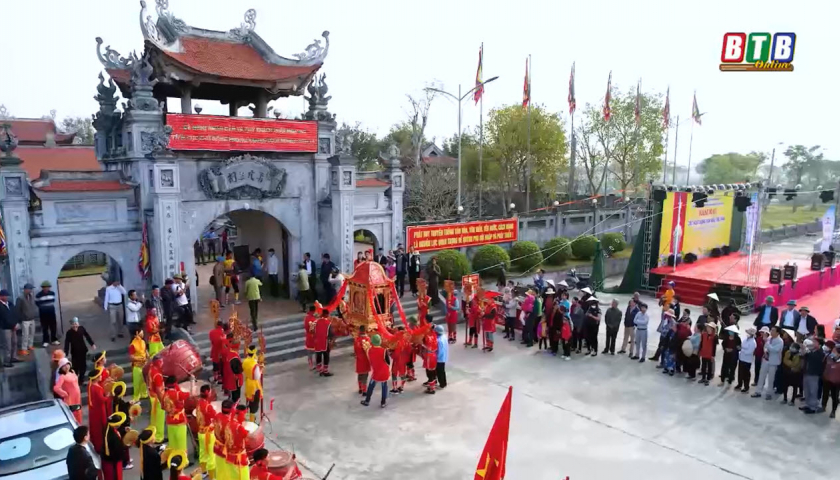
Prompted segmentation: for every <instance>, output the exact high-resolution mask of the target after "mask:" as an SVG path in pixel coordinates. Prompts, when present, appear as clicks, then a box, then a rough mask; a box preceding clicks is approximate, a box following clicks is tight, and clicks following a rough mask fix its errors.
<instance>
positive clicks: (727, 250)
mask: <svg viewBox="0 0 840 480" xmlns="http://www.w3.org/2000/svg"><path fill="white" fill-rule="evenodd" d="M721 250H723V254H724V255H729V254H730V253H732V252H731V250H729V245H724V246H723V247H721Z"/></svg>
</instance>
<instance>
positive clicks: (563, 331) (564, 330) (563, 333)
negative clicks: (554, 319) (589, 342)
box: [560, 320, 572, 342]
mask: <svg viewBox="0 0 840 480" xmlns="http://www.w3.org/2000/svg"><path fill="white" fill-rule="evenodd" d="M560 338H562V339H563V341H564V342H568V341H569V339H570V338H572V325H571V322H567V321H565V320H564V321H563V326H562V327H560Z"/></svg>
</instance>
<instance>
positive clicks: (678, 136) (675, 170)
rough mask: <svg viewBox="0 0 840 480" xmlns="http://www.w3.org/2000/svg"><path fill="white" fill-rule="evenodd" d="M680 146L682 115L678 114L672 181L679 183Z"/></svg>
mask: <svg viewBox="0 0 840 480" xmlns="http://www.w3.org/2000/svg"><path fill="white" fill-rule="evenodd" d="M679 146H680V116H679V115H677V132H676V133H675V134H674V169H673V171H672V173H671V183H673V184H674V185H676V184H677V148H678V147H679Z"/></svg>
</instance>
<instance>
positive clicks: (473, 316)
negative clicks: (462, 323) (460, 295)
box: [467, 300, 481, 328]
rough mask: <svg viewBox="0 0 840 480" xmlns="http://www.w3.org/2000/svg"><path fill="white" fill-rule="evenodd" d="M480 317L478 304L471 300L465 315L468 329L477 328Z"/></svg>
mask: <svg viewBox="0 0 840 480" xmlns="http://www.w3.org/2000/svg"><path fill="white" fill-rule="evenodd" d="M480 317H481V309H480V308H479V307H478V303H477V302H476V301H475V300H473V301H472V302H470V310H469V313H468V314H467V322H468V323H469V326H470V328H475V327H477V326H478V322H479V321H480Z"/></svg>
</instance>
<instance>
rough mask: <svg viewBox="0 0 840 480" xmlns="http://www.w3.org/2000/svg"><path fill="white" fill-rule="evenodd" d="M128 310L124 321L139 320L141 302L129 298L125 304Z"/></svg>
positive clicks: (135, 321) (133, 321) (134, 321)
mask: <svg viewBox="0 0 840 480" xmlns="http://www.w3.org/2000/svg"><path fill="white" fill-rule="evenodd" d="M125 307H126V309H127V310H128V315H126V316H125V321H126V322H128V323H137V322H139V321H140V313H139V312H140V309H141V308H143V303H142V302H138V301H137V300H129V301H128V303H126V305H125Z"/></svg>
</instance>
